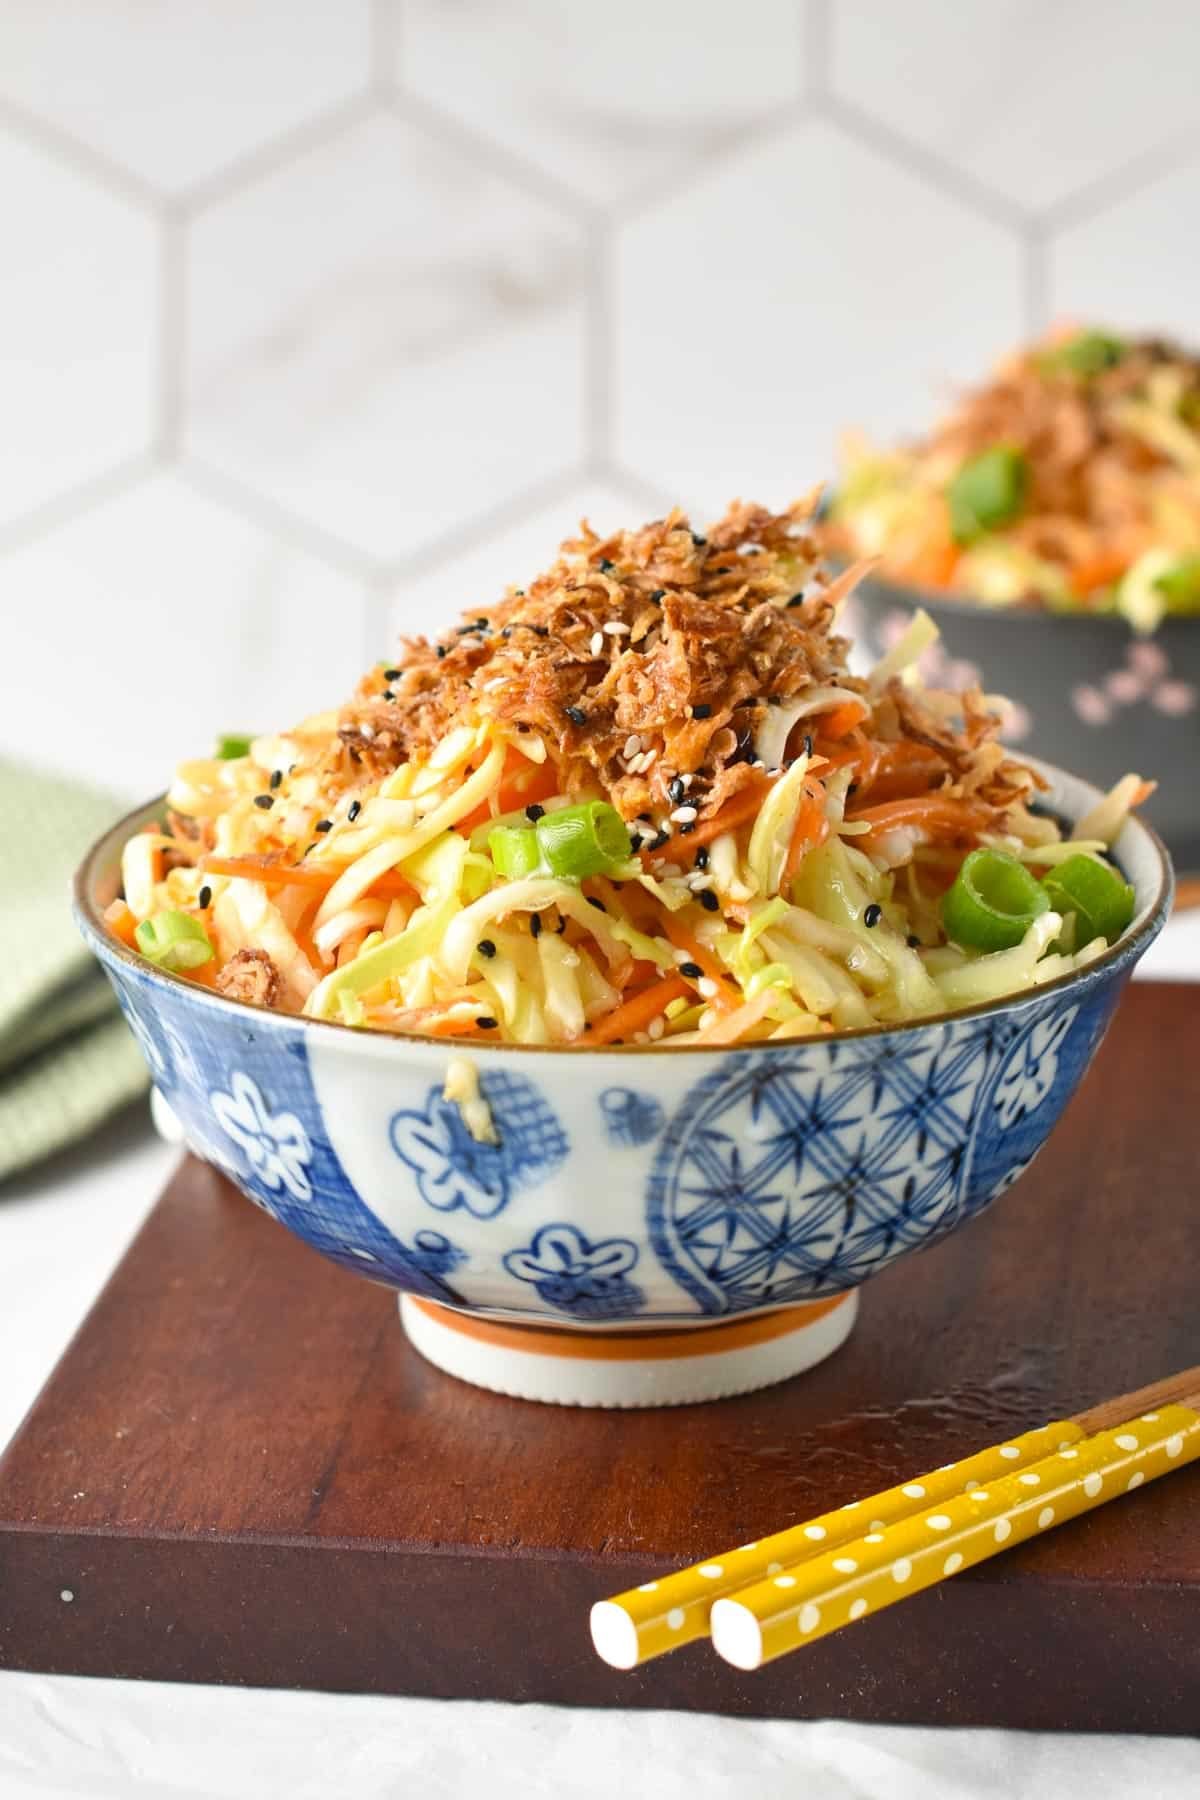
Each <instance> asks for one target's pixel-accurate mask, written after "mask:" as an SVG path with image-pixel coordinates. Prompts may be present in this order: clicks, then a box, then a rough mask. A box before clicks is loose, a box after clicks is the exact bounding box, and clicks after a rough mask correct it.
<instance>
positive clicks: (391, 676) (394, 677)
mask: <svg viewBox="0 0 1200 1800" xmlns="http://www.w3.org/2000/svg"><path fill="white" fill-rule="evenodd" d="M403 673H404V670H403V669H385V670H384V671H383V679H384V680H385V681H398V680H399V679H400V677H401V675H403Z"/></svg>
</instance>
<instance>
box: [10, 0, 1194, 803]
mask: <svg viewBox="0 0 1200 1800" xmlns="http://www.w3.org/2000/svg"><path fill="white" fill-rule="evenodd" d="M1198 54H1200V12H1198V10H1197V8H1196V7H1195V6H1194V5H1193V4H1192V0H1144V3H1143V5H1142V6H1140V7H1139V8H1138V11H1137V29H1136V41H1133V34H1131V30H1130V13H1129V8H1128V6H1127V5H1125V4H1122V0H1091V3H1090V4H1088V5H1086V6H1085V5H1084V4H1082V0H1062V3H1061V4H1059V5H1056V6H1054V7H1032V6H1030V5H1028V4H1026V3H1024V0H995V4H993V5H992V6H991V7H989V8H986V9H984V8H979V7H973V6H964V5H961V4H959V3H958V0H908V3H907V4H905V5H903V6H899V5H893V4H891V0H741V3H740V4H739V5H738V6H737V7H732V8H731V7H729V6H728V5H726V4H723V0H655V3H654V4H651V5H646V4H638V5H635V4H633V0H610V4H608V5H606V6H604V7H603V8H601V7H583V6H565V5H560V4H556V0H304V4H302V5H298V6H297V5H291V6H289V5H285V4H282V0H238V3H237V4H234V0H212V3H211V4H209V3H207V0H178V3H177V4H172V5H171V6H170V7H158V8H155V7H150V8H147V7H145V6H143V5H141V4H138V3H137V0H89V4H88V5H87V6H86V7H82V8H81V7H79V6H77V5H75V4H74V3H73V0H0V195H2V196H3V199H4V201H5V206H4V217H5V221H6V229H5V234H4V240H3V245H2V246H0V400H2V405H0V671H2V672H3V687H4V694H5V704H4V706H3V707H0V752H3V750H5V749H9V750H18V751H28V750H29V748H30V747H31V745H38V744H51V745H56V746H57V754H58V757H59V760H60V761H72V760H74V759H77V758H79V757H81V756H84V757H86V761H87V766H88V767H89V768H90V769H91V770H93V771H94V772H95V773H96V774H97V775H98V776H100V777H106V778H107V779H108V780H109V781H111V782H112V783H114V784H117V785H120V786H122V787H125V788H127V789H130V790H131V791H133V790H136V789H137V788H139V787H143V788H144V787H145V786H146V785H147V784H148V783H151V782H152V781H153V778H154V771H155V770H162V769H164V768H165V766H166V765H168V764H169V763H170V762H171V761H172V760H173V759H174V758H176V757H177V756H179V755H182V754H185V753H187V752H189V751H191V750H194V749H197V748H201V749H202V748H203V747H204V746H205V743H206V741H207V739H208V737H209V735H210V733H211V730H213V729H221V728H230V727H232V726H237V725H246V724H251V725H256V724H260V723H269V722H272V721H273V720H275V719H277V718H279V719H286V718H287V717H288V716H289V715H290V714H291V713H292V712H294V711H296V710H297V709H300V710H303V709H305V708H307V707H309V706H311V705H313V704H317V703H321V702H325V701H327V700H330V699H333V698H336V697H337V696H338V695H339V694H340V693H341V692H343V691H344V690H345V689H346V688H347V687H348V686H349V685H350V683H351V682H352V680H353V677H354V673H355V671H356V669H357V668H358V667H359V666H360V665H361V664H362V663H364V662H365V661H366V659H367V658H368V656H369V655H371V654H374V653H375V652H376V651H378V652H379V653H383V652H384V651H386V649H387V647H388V644H389V642H390V641H391V639H392V638H393V636H394V634H395V633H396V632H397V631H398V630H410V631H411V630H421V629H430V628H434V627H437V626H439V625H441V624H442V623H444V622H445V621H447V620H448V619H449V617H450V616H451V615H452V614H453V613H454V612H455V610H456V609H457V607H458V606H459V605H460V604H461V605H463V606H467V605H470V604H471V603H472V601H473V600H474V599H476V598H478V597H480V596H484V595H487V594H491V593H496V592H499V591H500V590H501V589H503V587H504V586H505V585H506V584H507V583H508V582H509V581H519V580H522V579H524V578H527V577H528V576H529V574H530V573H531V572H532V571H533V570H534V569H535V568H536V567H537V566H538V564H540V563H541V562H543V561H544V560H545V559H546V558H548V557H549V556H550V554H551V553H552V551H553V548H554V545H555V543H556V541H557V539H558V538H559V537H560V536H561V535H562V534H563V533H565V532H569V531H570V530H572V529H573V527H574V525H575V523H576V521H577V519H578V518H579V516H580V514H581V513H588V514H589V515H590V516H591V517H592V518H593V521H594V522H595V523H596V524H598V525H601V526H606V525H610V524H615V523H617V522H618V521H619V520H620V519H622V518H627V517H638V516H648V515H650V514H652V513H655V512H658V511H660V510H661V509H662V508H663V507H665V506H666V505H668V504H670V503H671V502H672V501H675V500H680V501H682V502H683V503H685V504H687V505H690V506H694V507H695V508H696V510H697V512H698V514H700V515H704V514H707V513H708V512H709V511H710V510H711V509H713V508H715V507H718V506H720V505H721V504H722V503H723V501H724V499H725V498H726V497H727V496H729V495H731V494H733V493H736V492H741V493H743V494H751V493H753V494H757V495H761V496H762V497H763V498H765V499H769V500H773V501H781V500H783V499H785V498H787V497H788V496H789V495H791V494H792V493H794V492H797V491H799V490H800V489H802V488H804V487H806V486H807V485H808V484H809V483H811V482H812V481H814V480H816V479H818V478H819V477H821V476H822V475H824V474H825V473H827V472H828V469H829V467H830V461H831V454H832V449H833V442H834V438H835V435H836V432H837V430H838V428H839V427H840V426H842V425H844V424H862V425H865V426H867V427H869V428H873V429H875V430H878V431H883V432H891V431H900V430H903V429H905V428H906V427H909V426H914V427H917V426H920V425H921V424H922V423H923V422H924V421H925V420H926V419H927V418H928V417H929V414H930V412H931V410H932V409H933V408H934V407H935V406H936V405H937V404H938V402H939V400H940V399H941V397H942V396H943V395H944V393H945V391H946V388H947V385H948V384H949V383H951V382H953V381H957V380H961V379H963V378H965V377H970V376H971V375H972V374H974V373H975V372H976V371H978V370H979V369H980V368H981V367H982V366H983V365H984V364H986V363H987V362H988V361H989V360H990V358H991V357H992V355H993V354H994V353H995V352H998V351H999V350H1000V349H1001V348H1003V347H1004V346H1005V345H1006V344H1007V343H1008V342H1009V341H1010V340H1012V339H1013V338H1015V337H1018V336H1020V335H1021V334H1023V333H1025V332H1027V331H1032V330H1036V329H1038V328H1039V327H1040V326H1041V325H1042V324H1044V323H1045V321H1046V320H1047V319H1048V318H1049V317H1051V316H1054V315H1055V314H1058V313H1063V312H1067V313H1070V314H1073V315H1077V316H1087V315H1092V316H1095V317H1098V318H1111V319H1112V320H1113V321H1114V322H1115V323H1116V324H1118V325H1121V326H1125V327H1138V326H1144V327H1148V328H1156V327H1159V328H1164V329H1167V330H1174V331H1177V332H1179V333H1180V334H1181V335H1188V336H1191V337H1192V338H1196V337H1198V336H1200V330H1198V329H1197V326H1196V324H1195V319H1196V293H1197V285H1198V277H1200V234H1197V232H1196V230H1195V229H1194V221H1195V218H1196V217H1197V214H1198V212H1200V129H1198V128H1197V127H1196V125H1195V123H1194V121H1193V119H1192V114H1193V112H1194V108H1193V105H1192V98H1193V96H1192V87H1191V80H1192V70H1193V68H1194V65H1195V62H1196V58H1197V55H1198ZM84 675H86V683H85V689H86V691H85V693H84V697H83V699H82V700H81V699H80V697H79V692H78V690H77V688H75V687H74V686H73V683H77V682H79V681H80V679H81V678H82V677H83V676H84ZM114 701H117V702H119V704H114Z"/></svg>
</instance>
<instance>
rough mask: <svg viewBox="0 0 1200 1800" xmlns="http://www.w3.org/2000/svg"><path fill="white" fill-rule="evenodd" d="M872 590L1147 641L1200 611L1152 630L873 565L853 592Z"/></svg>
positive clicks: (946, 607) (933, 605)
mask: <svg viewBox="0 0 1200 1800" xmlns="http://www.w3.org/2000/svg"><path fill="white" fill-rule="evenodd" d="M829 560H830V561H831V562H832V563H835V564H836V565H837V566H838V567H845V566H846V563H845V559H844V558H830V559H829ZM872 591H873V592H874V594H875V597H876V598H877V599H888V598H891V599H893V600H894V601H895V602H896V603H897V604H898V605H901V606H923V607H925V608H926V609H927V610H929V611H936V612H946V613H953V614H955V615H956V616H958V615H962V616H963V617H966V618H971V619H978V618H981V617H982V618H985V619H997V620H999V619H1003V620H1005V622H1006V623H1008V622H1011V623H1013V624H1019V623H1021V622H1022V621H1024V623H1025V624H1030V623H1032V622H1033V621H1034V620H1037V621H1039V622H1042V621H1045V620H1046V619H1053V620H1055V621H1058V620H1061V621H1063V623H1064V626H1065V627H1066V628H1068V629H1071V628H1077V627H1078V626H1079V624H1080V623H1081V622H1084V621H1086V622H1087V623H1088V624H1091V625H1098V626H1100V627H1101V629H1103V630H1104V631H1110V632H1116V633H1117V634H1119V635H1120V636H1123V637H1127V638H1132V639H1133V640H1134V641H1135V642H1136V643H1151V642H1152V641H1153V640H1154V639H1155V638H1156V637H1158V636H1159V635H1160V634H1161V633H1162V632H1164V631H1175V630H1177V629H1178V628H1180V627H1183V628H1184V629H1186V628H1187V626H1188V625H1189V624H1192V625H1193V626H1197V625H1200V614H1194V613H1193V614H1188V613H1180V614H1177V615H1176V614H1166V615H1164V617H1163V618H1161V619H1160V620H1159V622H1158V624H1157V625H1156V626H1155V627H1154V630H1153V631H1138V630H1136V629H1135V627H1134V626H1133V625H1131V624H1130V622H1129V620H1128V619H1127V618H1125V617H1124V616H1123V615H1122V614H1121V613H1117V612H1090V611H1088V609H1087V608H1086V607H1079V608H1077V609H1072V608H1070V607H1062V608H1057V607H1052V606H1028V605H1023V604H1021V603H1017V604H1015V605H1012V606H994V605H991V604H989V602H988V601H986V600H977V599H972V598H971V597H970V595H967V594H959V593H956V592H955V591H954V590H953V589H950V588H930V587H920V586H918V585H917V584H916V583H915V582H909V581H898V580H897V579H896V578H895V576H892V575H888V574H886V573H883V572H881V570H880V569H879V568H878V567H876V568H873V569H869V570H868V571H867V573H866V574H865V575H864V576H863V578H862V580H861V581H860V582H859V583H858V585H857V586H856V587H855V589H854V594H853V595H851V596H850V597H851V599H853V598H854V595H858V594H863V593H868V594H869V593H871V592H872Z"/></svg>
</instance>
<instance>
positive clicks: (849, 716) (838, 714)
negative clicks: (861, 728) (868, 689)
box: [821, 700, 871, 743]
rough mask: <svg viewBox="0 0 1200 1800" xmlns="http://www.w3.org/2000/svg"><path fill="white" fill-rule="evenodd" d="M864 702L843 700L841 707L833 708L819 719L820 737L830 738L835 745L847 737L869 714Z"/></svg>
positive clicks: (868, 708)
mask: <svg viewBox="0 0 1200 1800" xmlns="http://www.w3.org/2000/svg"><path fill="white" fill-rule="evenodd" d="M870 710H871V709H870V707H869V706H868V705H867V703H866V701H865V700H845V701H843V702H842V704H841V706H835V707H834V709H833V711H832V712H827V713H825V714H824V715H823V717H822V719H821V736H822V737H825V738H831V739H832V740H833V742H834V743H837V741H838V739H839V738H844V737H849V735H850V733H851V732H852V731H853V730H854V727H855V726H856V725H861V724H862V722H863V720H864V719H865V718H866V717H867V715H868V714H869V712H870Z"/></svg>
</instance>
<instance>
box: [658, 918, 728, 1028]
mask: <svg viewBox="0 0 1200 1800" xmlns="http://www.w3.org/2000/svg"><path fill="white" fill-rule="evenodd" d="M662 932H663V936H664V937H666V938H667V939H669V941H670V942H671V943H672V944H674V946H675V948H676V949H677V950H682V951H683V952H684V953H685V955H686V956H687V958H688V961H689V962H694V963H695V965H696V967H697V968H698V969H702V970H703V972H704V973H705V975H707V976H708V978H709V980H710V981H715V982H716V984H717V992H716V994H715V995H714V996H713V998H712V999H711V1000H706V1001H705V1005H706V1006H711V1007H715V1009H716V1010H717V1012H722V1013H726V1012H732V1010H733V1008H734V1007H735V1006H736V1005H737V1004H738V996H737V995H736V994H735V993H734V992H733V991H732V989H731V988H730V986H729V983H728V982H727V981H725V980H724V979H723V978H724V976H725V974H726V973H727V971H726V969H725V965H724V963H722V962H721V960H720V958H719V957H717V956H715V955H714V954H713V952H712V951H711V950H709V949H707V948H706V946H705V945H704V944H702V943H701V942H700V939H699V938H698V937H696V935H695V934H694V933H693V932H691V931H689V930H688V928H687V926H686V925H685V924H684V923H683V920H682V919H681V918H679V916H678V915H677V914H676V913H668V912H666V909H665V908H664V917H663V919H662Z"/></svg>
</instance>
